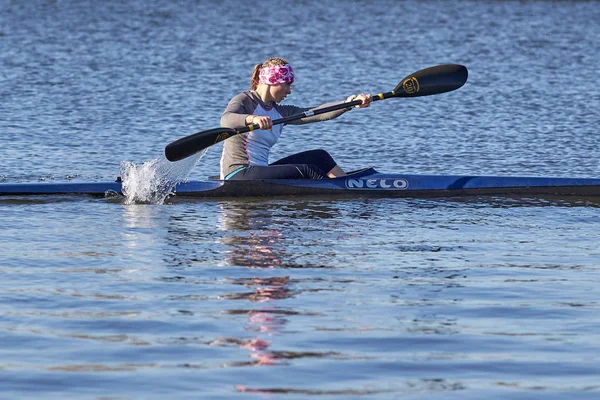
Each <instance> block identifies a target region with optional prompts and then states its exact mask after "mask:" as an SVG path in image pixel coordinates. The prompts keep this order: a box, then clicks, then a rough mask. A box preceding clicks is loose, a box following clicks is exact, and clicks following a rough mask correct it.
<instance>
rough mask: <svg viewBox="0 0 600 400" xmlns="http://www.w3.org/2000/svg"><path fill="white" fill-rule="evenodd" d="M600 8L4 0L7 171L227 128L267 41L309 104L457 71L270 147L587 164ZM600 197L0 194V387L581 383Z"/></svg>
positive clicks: (598, 141) (207, 166)
mask: <svg viewBox="0 0 600 400" xmlns="http://www.w3.org/2000/svg"><path fill="white" fill-rule="evenodd" d="M598 21H600V5H599V3H598V2H595V1H520V2H517V1H462V2H450V1H419V2H417V1H404V2H397V1H392V0H381V1H339V2H322V1H321V2H319V1H313V0H303V1H297V2H288V3H285V2H284V3H281V4H280V3H272V2H259V1H253V0H252V1H246V2H237V1H233V0H231V1H227V0H225V1H214V2H212V1H200V0H199V1H183V2H159V1H154V0H146V1H140V0H130V1H103V2H92V1H84V0H82V1H72V2H71V1H41V0H33V1H27V2H13V1H9V0H5V1H0V99H1V100H0V141H1V146H0V182H36V181H53V180H54V181H63V180H76V181H77V180H78V181H90V180H107V179H110V180H112V179H114V178H115V177H116V176H118V175H119V174H120V164H121V162H123V161H131V162H135V163H144V162H147V161H150V160H153V159H156V158H157V157H160V155H161V154H162V152H163V150H164V146H165V145H166V144H168V143H169V142H171V141H173V140H175V139H177V138H180V137H182V136H185V135H188V134H191V133H194V132H197V131H201V130H204V129H210V128H214V127H216V126H218V122H219V117H220V113H221V112H222V110H223V108H224V107H225V105H226V104H227V102H228V100H229V98H231V97H232V96H233V95H234V94H236V93H238V92H239V91H241V90H244V89H245V88H247V87H248V83H249V78H250V71H251V69H252V66H253V65H254V64H255V63H258V62H261V61H263V60H264V59H265V58H266V57H269V56H273V55H275V56H283V57H285V58H287V59H288V60H289V61H290V62H291V63H292V64H293V65H294V68H295V70H296V72H297V81H296V83H295V85H294V93H293V94H292V96H291V97H290V98H289V99H288V100H286V102H287V103H290V104H297V105H307V106H312V105H317V104H321V103H323V102H329V101H336V100H341V99H344V98H346V97H347V96H348V95H349V94H352V93H357V92H366V93H379V92H383V91H388V90H391V89H392V88H393V87H394V86H395V85H396V84H397V83H398V82H399V81H400V80H401V79H402V78H404V77H405V76H406V75H408V74H410V73H412V72H414V71H417V70H419V69H422V68H426V67H429V66H432V65H436V64H442V63H459V64H464V65H466V66H467V67H468V68H469V73H470V75H469V81H468V83H467V84H466V85H465V86H464V87H463V88H461V89H460V90H458V91H456V92H452V93H447V94H442V95H437V96H431V97H424V98H419V99H394V100H392V99H390V100H386V101H382V102H377V103H374V104H373V105H372V107H370V108H369V109H366V110H353V111H352V112H351V113H348V114H345V115H344V116H343V117H341V118H339V119H337V120H335V121H328V122H324V123H320V124H313V125H309V126H303V127H291V126H290V127H287V128H286V129H285V130H284V135H283V136H282V139H281V140H280V142H279V143H278V145H277V146H276V147H275V148H274V151H273V155H272V157H273V159H276V158H277V157H282V156H285V155H287V154H290V153H292V152H295V151H299V150H307V149H311V148H316V147H321V148H326V149H327V150H328V151H330V152H331V153H332V154H333V155H334V157H335V158H336V160H338V162H339V163H340V165H342V167H344V168H346V169H355V168H360V167H365V166H369V165H373V166H375V167H376V168H377V169H378V170H380V171H383V172H398V173H400V172H406V173H442V174H446V173H451V174H463V173H464V174H493V175H538V176H582V177H598V176H600V167H599V163H598V154H599V153H600V137H599V135H598V127H599V126H600V89H599V87H598V85H597V84H596V82H597V65H598V64H599V63H600V55H599V54H598V42H599V40H600V27H599V25H598ZM219 157H220V146H219V145H216V146H213V147H212V148H211V149H210V150H209V152H208V153H207V154H206V156H205V157H204V158H202V160H200V162H199V164H198V165H197V166H196V168H194V170H193V171H192V172H191V176H190V177H191V178H193V179H203V178H205V177H206V176H208V175H215V174H216V173H218V159H219ZM599 204H600V203H599V202H598V201H597V200H593V199H572V200H560V199H538V198H529V199H519V198H501V197H497V198H479V199H434V200H419V199H372V200H369V199H362V200H347V201H343V202H335V201H328V200H315V199H306V200H302V199H279V200H278V199H266V200H263V201H257V200H254V201H250V200H248V201H244V200H236V201H229V202H224V201H185V200H177V199H169V200H167V202H166V203H165V204H162V205H157V204H125V202H124V201H123V199H121V198H108V199H94V198H86V197H61V196H53V197H44V198H37V199H30V198H29V199H28V198H23V197H13V198H4V199H0V254H1V256H0V276H1V277H2V280H1V281H2V283H1V284H0V343H1V350H0V398H7V399H8V398H10V399H14V398H20V399H27V398H31V399H34V398H35V399H39V398H45V399H53V398H56V399H65V398H77V399H82V398H83V399H105V398H115V399H122V398H123V399H124V398H128V399H129V398H140V399H142V398H143V399H152V398H155V399H163V398H215V399H218V398H222V399H229V398H261V399H262V398H270V399H271V398H286V399H288V398H289V399H292V398H298V399H304V398H311V397H312V398H319V399H325V398H335V399H338V398H344V399H346V398H369V399H371V398H382V399H383V398H386V399H387V398H402V399H431V398H435V399H481V398H507V399H508V398H510V399H533V398H543V399H572V398H577V399H596V398H598V397H600V384H599V383H598V382H599V378H600V367H599V366H600V356H599V354H600V346H599V343H600V317H599V316H598V314H599V313H598V310H599V302H598V298H599V296H600V289H599V283H600V261H599V260H600V250H599V248H598V243H599V242H600V234H599V233H598V232H599V230H598V226H599V224H600V213H599V209H600V208H599Z"/></svg>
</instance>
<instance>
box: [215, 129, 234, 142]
mask: <svg viewBox="0 0 600 400" xmlns="http://www.w3.org/2000/svg"><path fill="white" fill-rule="evenodd" d="M229 136H230V135H229V133H227V132H223V133H221V134H219V136H217V138H216V139H215V143H219V142H222V141H223V140H225V139H229Z"/></svg>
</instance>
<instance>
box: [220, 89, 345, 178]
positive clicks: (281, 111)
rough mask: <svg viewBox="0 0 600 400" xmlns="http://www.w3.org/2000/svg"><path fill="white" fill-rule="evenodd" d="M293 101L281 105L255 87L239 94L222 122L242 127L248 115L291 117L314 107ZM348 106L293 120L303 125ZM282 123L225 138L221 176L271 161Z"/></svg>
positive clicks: (274, 118) (225, 124) (324, 105)
mask: <svg viewBox="0 0 600 400" xmlns="http://www.w3.org/2000/svg"><path fill="white" fill-rule="evenodd" d="M340 103H342V102H337V103H328V104H323V105H321V106H319V107H314V108H313V109H317V108H322V107H327V106H331V105H333V104H340ZM310 109H311V108H302V107H296V106H292V105H279V104H276V103H274V102H273V103H270V104H265V103H264V102H263V101H262V100H261V99H260V97H259V96H258V94H257V93H256V92H255V91H253V90H247V91H245V92H242V93H240V94H238V95H237V96H235V97H234V98H233V99H231V101H230V102H229V104H228V105H227V108H226V109H225V111H224V112H223V115H222V116H221V126H222V127H225V128H239V127H241V126H245V125H246V117H247V116H248V115H264V116H269V117H271V119H272V120H276V119H279V118H285V117H289V116H291V115H296V114H300V113H303V112H305V111H308V110H310ZM345 111H346V109H342V110H337V111H331V112H328V113H323V114H319V115H314V116H311V117H305V118H302V119H299V120H296V121H291V122H289V123H290V124H294V125H299V124H307V123H311V122H317V121H326V120H329V119H332V118H336V117H339V116H340V115H342V114H343V113H344V112H345ZM282 127H283V126H282V125H281V124H279V125H274V126H273V128H272V129H271V130H270V131H269V130H258V129H257V130H253V131H250V132H247V133H243V134H240V135H235V136H233V137H231V138H229V139H227V140H225V142H224V145H223V154H222V155H221V179H224V178H225V177H226V176H227V175H228V174H229V173H231V172H233V171H235V170H236V169H238V168H240V167H245V166H249V165H261V166H266V165H269V152H270V150H271V147H273V145H274V144H275V143H276V142H277V140H278V139H279V136H280V135H281V131H282Z"/></svg>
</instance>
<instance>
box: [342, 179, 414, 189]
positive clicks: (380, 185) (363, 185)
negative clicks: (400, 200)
mask: <svg viewBox="0 0 600 400" xmlns="http://www.w3.org/2000/svg"><path fill="white" fill-rule="evenodd" d="M346 188H347V189H364V190H405V189H407V188H408V181H407V180H406V179H346Z"/></svg>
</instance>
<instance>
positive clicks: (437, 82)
mask: <svg viewBox="0 0 600 400" xmlns="http://www.w3.org/2000/svg"><path fill="white" fill-rule="evenodd" d="M467 76H468V72H467V68H466V67H464V66H462V65H458V64H444V65H438V66H435V67H430V68H426V69H422V70H420V71H417V72H415V73H414V74H412V75H409V76H407V77H406V78H404V79H403V80H402V82H400V83H399V84H398V85H397V86H396V87H395V88H394V90H392V91H390V92H386V93H380V94H377V95H374V96H373V101H377V100H384V99H389V98H391V97H420V96H430V95H432V94H440V93H446V92H450V91H452V90H456V89H458V88H460V87H461V86H462V85H464V84H465V82H466V81H467ZM359 104H361V101H360V100H354V101H350V102H348V103H341V104H336V105H333V106H329V107H323V108H319V109H313V110H309V111H305V112H303V113H300V114H295V115H291V116H289V117H285V118H279V119H276V120H274V121H273V125H277V124H285V123H287V122H292V121H295V120H298V119H301V118H305V117H311V116H313V115H319V114H323V113H327V112H331V111H336V110H341V109H343V108H348V107H354V106H356V105H359ZM258 128H259V126H258V125H257V124H252V125H249V126H243V127H240V128H236V129H233V128H215V129H209V130H207V131H202V132H198V133H194V134H193V135H189V136H186V137H183V138H181V139H178V140H176V141H174V142H172V143H170V144H169V145H167V147H166V148H165V156H166V157H167V160H169V161H179V160H183V159H184V158H187V157H189V156H192V155H194V154H196V153H198V152H199V151H201V150H203V149H205V148H207V147H210V146H212V145H213V144H216V143H219V142H221V141H223V140H225V139H227V138H230V137H231V136H233V135H238V134H240V133H245V132H250V131H252V130H255V129H258Z"/></svg>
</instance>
